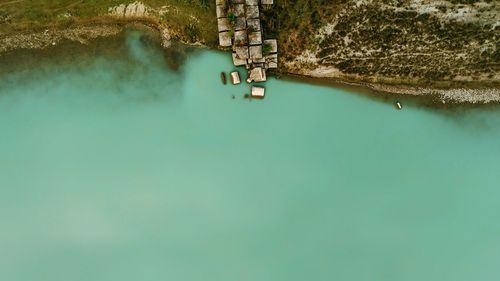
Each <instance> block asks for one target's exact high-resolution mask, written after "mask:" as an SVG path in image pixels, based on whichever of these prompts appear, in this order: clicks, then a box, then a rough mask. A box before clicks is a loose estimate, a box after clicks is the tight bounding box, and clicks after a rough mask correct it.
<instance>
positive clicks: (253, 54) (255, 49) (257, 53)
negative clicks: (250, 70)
mask: <svg viewBox="0 0 500 281" xmlns="http://www.w3.org/2000/svg"><path fill="white" fill-rule="evenodd" d="M249 54H250V58H251V59H261V58H262V45H257V46H250V48H249Z"/></svg>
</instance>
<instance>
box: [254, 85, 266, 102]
mask: <svg viewBox="0 0 500 281" xmlns="http://www.w3.org/2000/svg"><path fill="white" fill-rule="evenodd" d="M265 95H266V89H265V88H264V87H259V86H252V98H257V99H263V98H264V97H265Z"/></svg>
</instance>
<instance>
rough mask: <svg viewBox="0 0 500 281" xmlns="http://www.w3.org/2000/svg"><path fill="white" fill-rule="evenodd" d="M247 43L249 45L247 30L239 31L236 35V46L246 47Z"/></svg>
mask: <svg viewBox="0 0 500 281" xmlns="http://www.w3.org/2000/svg"><path fill="white" fill-rule="evenodd" d="M247 43H248V40H247V32H246V31H245V30H239V31H236V32H235V33H234V45H235V46H246V45H247Z"/></svg>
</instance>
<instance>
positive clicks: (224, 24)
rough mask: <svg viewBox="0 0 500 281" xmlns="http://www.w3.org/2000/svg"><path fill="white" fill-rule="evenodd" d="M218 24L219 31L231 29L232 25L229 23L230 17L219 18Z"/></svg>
mask: <svg viewBox="0 0 500 281" xmlns="http://www.w3.org/2000/svg"><path fill="white" fill-rule="evenodd" d="M217 26H218V28H219V32H221V31H229V30H231V25H229V19H228V18H220V19H217Z"/></svg>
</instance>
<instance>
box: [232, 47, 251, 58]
mask: <svg viewBox="0 0 500 281" xmlns="http://www.w3.org/2000/svg"><path fill="white" fill-rule="evenodd" d="M234 52H235V54H236V57H237V58H238V59H242V60H246V59H249V58H250V56H249V53H248V47H247V46H237V47H236V48H235V50H234Z"/></svg>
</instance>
